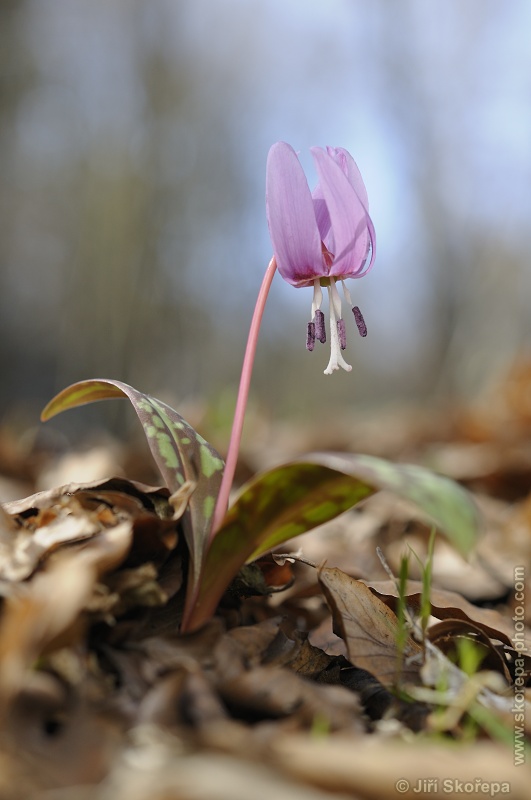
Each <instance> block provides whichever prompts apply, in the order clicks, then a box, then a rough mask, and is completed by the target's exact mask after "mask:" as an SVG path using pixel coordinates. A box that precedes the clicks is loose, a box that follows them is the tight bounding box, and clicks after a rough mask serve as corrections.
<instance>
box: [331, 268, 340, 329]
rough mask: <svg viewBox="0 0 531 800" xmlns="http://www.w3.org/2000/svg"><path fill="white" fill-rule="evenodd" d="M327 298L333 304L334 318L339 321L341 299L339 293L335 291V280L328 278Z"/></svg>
mask: <svg viewBox="0 0 531 800" xmlns="http://www.w3.org/2000/svg"><path fill="white" fill-rule="evenodd" d="M329 297H331V298H332V300H331V302H333V303H334V311H335V313H336V318H337V319H341V298H340V296H339V292H338V291H337V286H336V281H335V278H330V292H329Z"/></svg>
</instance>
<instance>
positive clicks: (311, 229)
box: [42, 142, 477, 632]
mask: <svg viewBox="0 0 531 800" xmlns="http://www.w3.org/2000/svg"><path fill="white" fill-rule="evenodd" d="M311 153H312V156H313V158H314V161H315V165H316V168H317V174H318V178H319V181H318V185H317V186H316V188H315V189H314V191H313V193H311V192H310V189H309V187H308V184H307V182H306V178H305V175H304V172H303V169H302V166H301V164H300V162H299V159H298V157H297V155H296V153H295V151H294V150H293V148H292V147H291V146H290V145H288V144H286V143H285V142H278V143H276V144H274V145H273V147H272V148H271V150H270V151H269V156H268V160H267V170H266V209H267V220H268V224H269V230H270V233H271V239H272V243H273V252H274V255H273V258H272V259H271V261H270V262H269V265H268V267H267V269H266V272H265V275H264V278H263V281H262V286H261V288H260V291H259V294H258V299H257V302H256V306H255V309H254V313H253V318H252V321H251V326H250V330H249V335H248V339H247V347H246V350H245V355H244V360H243V366H242V374H241V379H240V386H239V390H238V397H237V401H236V409H235V413H234V422H233V428H232V433H231V437H230V442H229V447H228V451H227V461H226V463H225V464H224V462H223V460H222V458H221V457H220V456H219V454H218V453H217V452H216V451H215V450H214V448H213V447H212V446H211V445H210V444H209V443H208V442H206V441H205V440H204V439H203V438H202V436H200V435H199V434H198V433H197V432H196V431H195V430H194V429H193V428H192V427H191V426H190V425H189V424H188V423H187V422H186V421H185V420H184V419H183V418H182V417H181V416H180V415H179V414H178V413H177V412H176V411H174V410H173V409H172V408H170V407H169V406H167V405H166V404H165V403H163V402H161V401H160V400H157V399H156V398H154V397H151V396H150V395H148V394H144V393H143V392H139V391H138V390H137V389H134V388H133V387H131V386H128V385H127V384H125V383H123V382H121V381H117V380H111V379H94V380H87V381H81V382H79V383H76V384H73V385H72V386H69V387H67V388H66V389H64V390H63V391H62V392H60V393H59V394H58V395H56V397H54V398H53V399H52V400H51V401H50V403H48V405H47V406H46V408H45V409H44V411H43V412H42V419H43V420H46V419H49V418H50V417H53V416H54V415H55V414H58V413H59V412H61V411H64V410H66V409H69V408H74V407H76V406H80V405H83V404H85V403H91V402H94V401H96V400H104V399H112V398H124V397H126V398H128V399H129V400H130V401H131V403H132V405H133V407H134V409H135V411H136V413H137V415H138V417H139V419H140V422H141V423H142V426H143V428H144V433H145V435H146V438H147V440H148V443H149V446H150V449H151V452H152V455H153V457H154V459H155V461H156V463H157V466H158V468H159V470H160V472H161V475H162V476H163V478H164V481H165V483H166V486H167V488H168V491H169V494H170V497H169V499H168V504H169V506H171V507H172V508H173V511H174V514H173V518H174V520H175V524H176V525H178V526H179V530H180V531H181V533H182V535H183V537H184V540H185V542H186V547H187V552H188V556H187V560H188V577H187V582H186V587H185V595H186V596H185V598H183V599H184V608H183V613H182V618H181V619H180V620H176V625H178V624H180V630H181V631H182V632H186V631H191V630H195V629H196V628H198V627H200V626H201V625H202V624H204V623H205V622H206V621H208V619H210V617H211V616H212V615H213V614H214V613H215V611H216V608H217V607H218V604H219V601H220V599H221V598H222V597H223V595H224V593H225V592H226V590H227V588H228V586H229V584H230V583H231V581H232V579H233V578H234V577H235V576H236V575H237V573H238V572H239V570H240V569H241V568H242V567H243V566H244V565H245V564H246V563H249V562H252V561H255V560H256V559H257V558H258V557H259V556H261V555H263V554H264V553H267V552H269V551H270V550H272V549H274V548H276V547H278V546H279V545H281V544H283V543H284V542H286V541H287V540H288V539H292V538H293V537H295V536H298V535H299V534H301V533H305V532H306V531H309V530H311V529H312V528H314V527H316V526H317V525H321V524H323V523H325V522H328V521H329V520H331V519H334V518H335V517H337V516H338V515H339V514H341V513H343V512H344V511H347V510H348V509H350V508H352V507H353V506H355V505H356V504H357V503H358V502H360V500H363V499H364V498H366V497H368V496H369V495H371V494H373V493H374V492H376V491H378V490H380V489H387V490H390V491H394V492H395V493H397V494H399V495H401V496H402V497H405V498H406V499H409V500H410V501H412V502H414V503H415V504H416V505H417V506H419V507H420V508H421V509H422V510H423V511H424V512H426V513H427V514H428V515H429V516H430V517H431V518H432V519H433V520H434V522H435V523H436V525H437V526H438V527H439V528H440V529H441V530H443V531H444V532H445V533H446V534H447V535H448V536H449V538H450V539H451V540H452V542H453V543H454V545H455V546H456V547H457V548H458V549H459V550H460V551H461V552H462V553H464V554H466V553H468V552H469V551H470V550H471V549H472V546H473V544H474V540H475V537H476V531H477V515H476V510H475V507H474V505H473V503H472V501H471V500H470V497H469V495H468V494H467V493H466V492H465V490H464V489H462V488H461V487H459V486H458V485H457V484H455V483H453V482H452V481H450V480H448V479H447V478H443V477H441V476H437V475H434V474H432V473H431V472H429V471H427V470H425V469H423V468H421V467H418V466H414V465H408V464H393V463H391V462H388V461H385V460H383V459H378V458H373V457H370V456H363V455H345V454H342V455H336V454H332V453H313V454H312V455H310V456H307V457H305V458H301V459H297V460H295V461H292V462H290V463H288V464H282V465H280V466H278V467H274V468H273V469H270V470H268V471H266V472H264V473H262V474H259V475H257V476H255V477H254V478H253V479H252V480H250V481H249V482H248V483H246V484H245V485H244V486H243V487H242V488H241V489H240V490H239V493H238V496H237V497H236V499H235V500H234V502H233V503H232V505H231V506H230V508H228V510H227V507H228V505H229V503H228V501H229V494H230V490H231V486H232V481H233V478H234V472H235V468H236V461H237V458H238V450H239V446H240V440H241V434H242V429H243V421H244V415H245V408H246V404H247V398H248V395H249V386H250V381H251V373H252V367H253V362H254V356H255V352H256V346H257V341H258V333H259V330H260V324H261V321H262V316H263V312H264V307H265V303H266V300H267V296H268V294H269V289H270V286H271V282H272V280H273V278H274V275H275V272H276V270H277V266H278V271H279V272H280V275H281V276H282V277H283V278H284V280H286V281H288V283H290V284H291V285H293V286H295V287H305V286H308V287H313V303H312V313H311V320H310V322H309V324H308V330H307V347H308V349H309V350H313V347H314V345H315V341H316V339H317V340H318V341H320V342H324V341H326V326H325V322H324V314H323V312H322V310H321V304H322V287H326V288H327V290H328V295H329V304H330V308H329V313H330V341H331V355H330V362H329V364H328V367H327V368H326V370H325V373H326V374H330V373H331V372H333V371H334V370H336V369H338V368H339V367H342V368H343V369H345V370H347V371H350V370H351V367H350V365H348V364H347V363H346V362H345V360H344V359H343V356H342V355H341V351H342V350H343V349H344V348H345V346H346V326H345V321H344V320H343V317H342V313H341V300H340V297H339V292H338V289H337V282H338V281H340V282H341V283H342V285H343V290H344V295H345V298H346V300H347V302H348V304H349V305H350V306H351V307H352V301H351V299H350V294H349V292H348V290H347V288H346V287H345V284H344V281H345V279H346V278H360V277H362V276H363V275H366V274H367V272H368V271H369V269H370V268H371V267H372V265H373V263H374V255H375V234H374V227H373V224H372V221H371V218H370V217H369V213H368V203H367V192H366V190H365V186H364V184H363V180H362V178H361V175H360V173H359V170H358V168H357V166H356V164H355V162H354V160H353V158H352V157H351V155H350V154H349V153H348V152H347V151H346V150H344V149H342V148H331V147H327V148H326V150H324V149H322V148H319V147H314V148H312V149H311ZM352 311H353V314H354V320H355V322H356V325H357V327H358V330H359V332H360V334H361V335H362V336H365V335H366V333H367V329H366V326H365V322H364V320H363V316H362V315H361V312H360V310H359V308H358V307H357V306H354V307H352Z"/></svg>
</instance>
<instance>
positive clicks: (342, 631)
mask: <svg viewBox="0 0 531 800" xmlns="http://www.w3.org/2000/svg"><path fill="white" fill-rule="evenodd" d="M319 583H320V584H321V586H322V587H323V591H324V594H325V597H326V599H327V601H328V604H329V606H330V609H331V611H332V617H333V620H334V632H335V633H337V635H338V636H341V638H342V639H344V641H345V643H346V646H347V652H348V657H349V661H351V663H352V664H355V665H356V666H357V667H361V668H362V669H366V670H367V671H368V672H370V673H371V674H372V675H374V676H375V677H376V678H378V680H379V681H381V682H382V683H383V684H384V686H391V685H393V684H395V683H397V682H398V681H399V680H405V681H412V682H415V681H416V680H417V679H418V675H419V670H420V666H421V661H420V657H419V656H420V655H421V653H422V648H421V647H420V645H419V644H417V642H415V641H414V640H413V639H412V638H411V637H410V636H409V637H408V639H407V641H406V643H405V648H404V659H403V663H402V664H401V663H400V659H399V654H398V650H397V634H398V620H397V618H396V616H395V614H394V613H393V612H392V611H391V609H390V608H389V607H388V606H387V605H386V604H385V603H384V602H383V601H382V600H380V599H379V598H378V597H376V596H375V595H374V594H373V593H372V592H371V590H370V589H369V588H368V587H367V586H365V584H364V583H361V581H357V580H355V579H354V578H351V577H350V576H349V575H346V574H345V573H344V572H342V571H341V570H340V569H328V568H326V567H325V568H322V569H321V570H319Z"/></svg>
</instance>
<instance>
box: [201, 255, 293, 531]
mask: <svg viewBox="0 0 531 800" xmlns="http://www.w3.org/2000/svg"><path fill="white" fill-rule="evenodd" d="M276 269H277V262H276V261H275V257H274V256H273V258H272V259H271V261H270V262H269V264H268V267H267V269H266V272H265V275H264V279H263V281H262V285H261V287H260V291H259V293H258V299H257V301H256V306H255V308H254V314H253V318H252V320H251V327H250V329H249V336H248V338H247V347H246V348H245V355H244V357H243V366H242V374H241V378H240V387H239V389H238V399H237V401H236V410H235V412H234V422H233V423H232V432H231V435H230V442H229V449H228V451H227V461H226V463H225V471H224V472H223V478H222V481H221V486H220V489H219V494H218V499H217V502H216V508H215V510H214V519H213V521H212V530H211V532H210V538H209V542H208V543H209V544H210V542H211V541H212V539H213V538H214V536H215V535H216V531H217V530H218V529H219V528H220V526H221V523H222V521H223V518H224V516H225V514H226V512H227V508H228V505H229V495H230V490H231V486H232V481H233V479H234V472H235V471H236V463H237V461H238V452H239V449H240V441H241V438H242V430H243V422H244V417H245V409H246V406H247V399H248V397H249V386H250V384H251V375H252V372H253V363H254V356H255V353H256V344H257V342H258V333H259V331H260V324H261V322H262V317H263V315H264V308H265V304H266V300H267V296H268V294H269V289H270V287H271V281H272V280H273V276H274V274H275V272H276Z"/></svg>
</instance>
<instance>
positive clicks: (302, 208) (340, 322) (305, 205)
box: [266, 142, 376, 375]
mask: <svg viewBox="0 0 531 800" xmlns="http://www.w3.org/2000/svg"><path fill="white" fill-rule="evenodd" d="M311 154H312V156H313V159H314V162H315V167H316V169H317V175H318V177H319V182H318V184H317V186H316V187H315V189H314V190H313V192H310V189H309V187H308V184H307V182H306V177H305V175H304V171H303V169H302V166H301V163H300V161H299V159H298V157H297V154H296V153H295V151H294V150H293V148H292V147H291V146H290V145H289V144H286V142H277V144H275V145H273V147H272V148H271V150H270V151H269V156H268V159H267V173H266V175H267V177H266V208H267V220H268V223H269V231H270V234H271V240H272V242H273V251H274V253H275V259H276V263H277V266H278V271H279V272H280V274H281V275H282V277H283V278H284V280H285V281H287V282H288V283H290V284H291V285H292V286H295V287H304V286H307V287H313V302H312V311H311V319H310V322H309V323H308V329H307V337H306V347H307V348H308V350H313V348H314V345H315V340H316V339H317V340H318V341H320V342H323V343H324V342H325V341H326V329H325V322H324V314H323V312H322V311H321V304H322V299H323V293H322V289H321V287H326V288H327V290H328V301H329V312H330V344H331V348H330V349H331V352H330V361H329V362H328V366H327V368H326V369H325V375H331V374H332V372H333V371H334V370H336V369H339V367H342V368H343V369H344V370H346V371H347V372H350V370H351V369H352V367H351V366H350V364H347V362H346V361H345V359H344V358H343V356H342V354H341V351H342V350H344V349H345V348H346V346H347V336H346V327H345V321H344V319H343V316H342V312H341V298H340V296H339V292H338V289H337V283H338V282H340V283H341V284H342V286H343V293H344V295H345V299H346V301H347V303H348V304H349V306H350V307H351V308H352V311H353V313H354V319H355V321H356V325H357V327H358V330H359V332H360V334H361V336H366V335H367V328H366V326H365V321H364V319H363V316H362V314H361V311H360V310H359V308H358V306H352V300H351V297H350V293H349V291H348V289H347V287H346V285H345V279H346V278H361V277H363V276H364V275H366V274H367V272H368V271H369V270H370V269H371V267H372V265H373V263H374V257H375V253H376V238H375V234H374V227H373V224H372V221H371V218H370V216H369V211H368V208H369V206H368V198H367V191H366V189H365V184H364V183H363V179H362V177H361V175H360V171H359V169H358V167H357V166H356V163H355V161H354V159H353V158H352V156H351V155H350V153H348V152H347V151H346V150H344V149H343V148H341V147H336V148H334V147H327V148H326V150H323V149H322V148H321V147H312V148H311Z"/></svg>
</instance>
